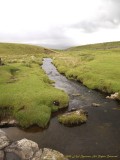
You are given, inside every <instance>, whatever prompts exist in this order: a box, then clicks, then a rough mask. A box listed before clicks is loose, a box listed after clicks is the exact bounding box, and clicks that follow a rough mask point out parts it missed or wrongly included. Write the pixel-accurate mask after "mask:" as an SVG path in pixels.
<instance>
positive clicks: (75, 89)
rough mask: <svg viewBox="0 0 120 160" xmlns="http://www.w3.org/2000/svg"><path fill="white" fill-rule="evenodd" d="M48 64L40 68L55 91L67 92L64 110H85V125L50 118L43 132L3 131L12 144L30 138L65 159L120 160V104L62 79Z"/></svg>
mask: <svg viewBox="0 0 120 160" xmlns="http://www.w3.org/2000/svg"><path fill="white" fill-rule="evenodd" d="M51 62H52V60H51V59H50V58H45V59H44V61H43V65H42V68H43V69H44V71H45V72H46V74H47V75H48V76H49V78H50V79H51V80H54V81H55V87H56V88H59V89H62V90H64V91H65V92H67V93H68V95H69V97H70V102H69V107H68V110H69V109H70V108H72V107H75V108H79V107H81V108H84V109H85V110H87V111H88V114H89V116H88V121H87V123H86V124H83V125H81V126H77V127H66V126H64V125H61V124H59V123H58V121H57V117H56V116H54V117H53V118H52V119H51V121H50V124H49V127H48V128H47V129H45V130H41V129H39V128H37V127H33V128H31V129H29V130H22V129H20V128H17V127H11V128H4V129H3V130H4V131H5V132H6V133H7V134H8V135H9V137H10V139H11V140H13V141H14V140H19V139H22V138H27V139H31V140H33V141H35V142H37V143H38V144H39V147H40V148H44V147H46V148H52V149H55V150H58V151H60V152H62V153H63V154H65V155H69V156H70V157H71V158H69V159H76V160H79V159H80V158H81V159H87V160H90V159H94V160H97V159H102V160H104V159H105V160H106V159H111V160H120V104H119V103H118V102H116V101H114V100H109V99H106V98H105V95H104V94H102V93H99V92H97V91H94V90H89V89H88V88H87V87H85V86H83V85H82V84H80V83H77V82H75V81H72V80H68V79H66V78H65V77H64V76H63V75H61V74H60V73H59V72H58V71H57V70H56V68H55V66H54V65H53V64H52V63H51ZM92 103H99V104H101V106H100V107H92V106H91V104H92ZM102 156H103V157H102ZM117 156H118V157H117Z"/></svg>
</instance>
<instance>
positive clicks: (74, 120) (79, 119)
mask: <svg viewBox="0 0 120 160" xmlns="http://www.w3.org/2000/svg"><path fill="white" fill-rule="evenodd" d="M58 121H59V122H60V123H62V124H65V125H74V124H81V123H84V122H86V121H87V117H86V115H85V114H76V112H73V113H70V114H68V113H67V114H63V115H60V116H58Z"/></svg>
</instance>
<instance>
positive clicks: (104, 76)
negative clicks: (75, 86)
mask: <svg viewBox="0 0 120 160" xmlns="http://www.w3.org/2000/svg"><path fill="white" fill-rule="evenodd" d="M54 64H55V65H56V67H57V68H58V70H59V71H60V72H61V73H63V74H65V75H66V77H68V78H72V79H76V80H78V81H81V82H82V83H83V84H84V85H86V86H87V87H88V88H90V89H99V90H101V91H103V92H108V93H114V92H119V93H120V81H119V80H120V42H111V43H102V44H94V45H85V46H78V47H73V48H69V49H67V50H65V51H60V53H59V54H56V55H54Z"/></svg>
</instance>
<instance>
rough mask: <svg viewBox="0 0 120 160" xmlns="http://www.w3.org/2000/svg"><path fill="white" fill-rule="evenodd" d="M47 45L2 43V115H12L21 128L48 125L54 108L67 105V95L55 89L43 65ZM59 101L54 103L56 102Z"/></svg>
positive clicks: (0, 72) (0, 114) (0, 94)
mask: <svg viewBox="0 0 120 160" xmlns="http://www.w3.org/2000/svg"><path fill="white" fill-rule="evenodd" d="M45 56H48V55H46V54H45V53H44V48H42V47H36V46H30V45H19V44H2V43H1V44H0V57H1V58H2V61H3V63H4V64H5V65H3V66H0V118H1V119H3V118H5V117H9V118H10V117H12V118H15V119H17V120H18V121H19V123H20V125H21V126H22V127H29V126H31V125H35V124H36V125H38V126H40V127H45V126H46V125H47V124H48V122H49V120H50V117H51V113H52V112H53V111H57V110H58V109H59V108H63V107H66V106H67V104H68V96H67V95H66V94H65V93H64V92H63V91H61V90H58V89H55V88H54V87H53V86H52V85H51V84H52V81H50V80H49V79H48V77H47V76H46V74H45V73H44V71H43V70H42V68H41V67H40V65H41V64H42V58H43V57H45ZM55 101H57V102H59V106H55V105H54V102H55Z"/></svg>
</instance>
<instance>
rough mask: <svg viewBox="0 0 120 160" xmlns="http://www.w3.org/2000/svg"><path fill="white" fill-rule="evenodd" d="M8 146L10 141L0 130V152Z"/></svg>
mask: <svg viewBox="0 0 120 160" xmlns="http://www.w3.org/2000/svg"><path fill="white" fill-rule="evenodd" d="M9 144H10V140H9V139H8V137H7V135H6V133H5V132H3V131H2V130H1V129H0V150H1V149H4V148H5V147H7V146H8V145H9Z"/></svg>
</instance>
